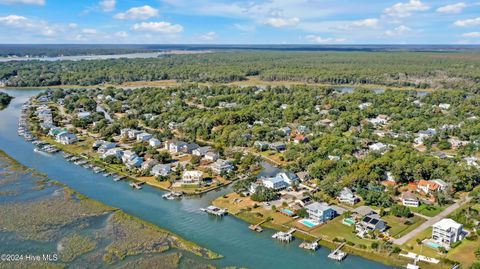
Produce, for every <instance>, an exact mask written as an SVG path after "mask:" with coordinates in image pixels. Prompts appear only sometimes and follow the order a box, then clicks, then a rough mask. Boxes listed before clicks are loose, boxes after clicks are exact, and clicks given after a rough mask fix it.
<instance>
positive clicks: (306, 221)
mask: <svg viewBox="0 0 480 269" xmlns="http://www.w3.org/2000/svg"><path fill="white" fill-rule="evenodd" d="M298 222H299V223H301V224H303V225H305V226H307V227H308V228H313V227H315V226H318V225H319V223H318V222H316V221H314V220H309V219H302V220H299V221H298Z"/></svg>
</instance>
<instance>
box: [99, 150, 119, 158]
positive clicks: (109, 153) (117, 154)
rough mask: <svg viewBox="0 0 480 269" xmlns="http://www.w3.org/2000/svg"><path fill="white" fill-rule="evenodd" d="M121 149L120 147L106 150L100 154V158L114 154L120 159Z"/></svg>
mask: <svg viewBox="0 0 480 269" xmlns="http://www.w3.org/2000/svg"><path fill="white" fill-rule="evenodd" d="M122 155H123V150H122V149H121V148H112V149H109V150H107V151H106V152H105V153H103V154H102V158H103V159H105V158H107V157H108V156H115V157H116V158H118V159H122Z"/></svg>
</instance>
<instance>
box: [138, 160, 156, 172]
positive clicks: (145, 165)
mask: <svg viewBox="0 0 480 269" xmlns="http://www.w3.org/2000/svg"><path fill="white" fill-rule="evenodd" d="M157 164H158V161H157V160H155V159H150V160H147V161H145V162H143V164H142V170H143V171H149V170H150V169H152V167H154V166H155V165H157Z"/></svg>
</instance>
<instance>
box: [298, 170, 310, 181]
mask: <svg viewBox="0 0 480 269" xmlns="http://www.w3.org/2000/svg"><path fill="white" fill-rule="evenodd" d="M297 177H298V179H299V180H300V182H305V181H308V180H310V179H311V178H312V177H311V176H310V174H309V173H308V172H306V171H302V172H298V173H297Z"/></svg>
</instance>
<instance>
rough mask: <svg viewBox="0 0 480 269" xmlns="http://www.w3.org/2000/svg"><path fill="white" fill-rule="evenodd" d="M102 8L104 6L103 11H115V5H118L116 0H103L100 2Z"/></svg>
mask: <svg viewBox="0 0 480 269" xmlns="http://www.w3.org/2000/svg"><path fill="white" fill-rule="evenodd" d="M99 5H100V8H102V10H103V11H105V12H109V11H113V10H114V9H115V6H116V5H117V1H116V0H102V1H100V2H99Z"/></svg>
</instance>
